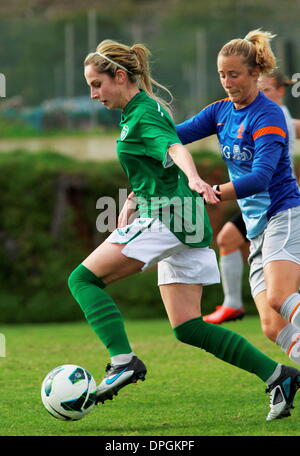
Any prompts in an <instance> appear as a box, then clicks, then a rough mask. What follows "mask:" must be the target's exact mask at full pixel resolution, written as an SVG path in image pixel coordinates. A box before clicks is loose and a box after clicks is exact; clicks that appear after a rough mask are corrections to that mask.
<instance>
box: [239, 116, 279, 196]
mask: <svg viewBox="0 0 300 456" xmlns="http://www.w3.org/2000/svg"><path fill="white" fill-rule="evenodd" d="M252 139H253V142H254V158H253V163H252V169H251V172H250V173H248V174H247V175H245V176H242V177H240V178H238V179H235V180H233V185H234V188H235V191H236V194H237V198H238V199H240V198H245V197H247V196H250V195H253V194H256V193H259V192H262V191H265V190H267V189H268V187H269V184H270V181H271V179H272V176H273V174H274V172H275V170H276V168H277V165H278V162H279V160H280V158H281V155H282V153H283V150H284V146H285V145H286V144H287V141H288V133H287V126H286V121H285V118H284V115H283V113H282V111H277V110H274V112H273V113H271V114H269V113H268V114H263V115H261V116H260V117H259V119H258V120H257V121H256V122H255V124H254V126H253V129H252Z"/></svg>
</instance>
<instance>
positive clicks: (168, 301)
mask: <svg viewBox="0 0 300 456" xmlns="http://www.w3.org/2000/svg"><path fill="white" fill-rule="evenodd" d="M202 288H203V287H202V285H197V284H185V283H171V284H168V285H160V287H159V289H160V294H161V297H162V300H163V303H164V306H165V309H166V312H167V315H168V318H169V321H170V323H171V326H172V328H175V327H176V326H178V325H181V324H182V323H185V322H186V321H188V320H191V319H192V318H197V317H200V315H201V297H202Z"/></svg>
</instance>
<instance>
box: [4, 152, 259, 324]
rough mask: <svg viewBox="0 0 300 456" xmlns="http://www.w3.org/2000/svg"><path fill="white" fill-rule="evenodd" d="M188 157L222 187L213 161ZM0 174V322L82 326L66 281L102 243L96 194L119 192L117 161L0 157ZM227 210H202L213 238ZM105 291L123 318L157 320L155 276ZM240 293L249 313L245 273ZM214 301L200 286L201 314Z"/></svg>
mask: <svg viewBox="0 0 300 456" xmlns="http://www.w3.org/2000/svg"><path fill="white" fill-rule="evenodd" d="M194 157H195V161H196V163H197V166H198V168H199V172H200V174H201V176H202V177H203V178H204V179H205V180H207V181H208V182H209V183H211V184H213V183H216V182H224V181H226V180H228V177H227V172H226V169H225V166H224V164H223V162H222V161H221V159H220V158H219V157H218V155H216V154H214V153H210V152H201V154H195V155H194ZM0 167H1V168H0V169H1V180H0V214H1V219H0V255H1V263H0V285H1V286H0V321H1V322H2V323H21V322H22V323H26V322H59V321H73V320H80V319H82V318H83V315H82V312H81V310H80V308H79V306H78V304H77V303H76V302H75V301H74V299H73V298H72V296H71V295H70V293H69V290H68V286H67V278H68V275H69V274H70V272H71V271H72V270H73V269H74V268H75V267H76V266H77V265H78V264H79V263H80V262H81V261H82V260H83V259H84V258H85V257H86V256H87V255H88V254H89V253H90V252H91V251H92V250H93V249H94V248H95V247H96V246H97V245H98V244H99V243H100V242H102V241H103V240H104V239H105V237H106V236H107V234H108V233H107V234H103V233H102V234H101V233H99V232H97V229H96V219H97V216H98V215H99V210H98V209H97V208H96V201H97V200H98V198H99V197H101V196H104V195H106V196H110V197H112V198H114V199H117V198H118V191H119V188H127V186H128V182H127V178H126V176H125V174H124V172H123V170H122V169H121V167H120V165H119V163H118V162H117V161H113V162H105V163H103V162H97V163H95V162H92V163H83V162H80V161H76V160H75V159H71V158H68V157H65V156H62V155H59V154H56V153H54V152H50V151H48V152H47V151H41V152H40V153H36V154H33V153H28V152H26V151H16V152H13V153H7V154H5V153H3V154H1V155H0ZM235 210H236V205H235V203H230V204H229V203H228V204H227V203H222V204H221V205H218V207H217V208H216V207H208V212H209V215H210V218H211V221H212V225H213V228H214V231H215V234H216V233H217V232H218V230H219V229H220V228H221V226H222V225H223V224H224V223H225V221H226V220H227V219H228V217H229V215H230V214H231V213H232V212H233V211H235ZM213 247H215V243H214V244H213ZM109 292H110V294H111V295H112V296H113V298H114V299H115V300H116V302H117V303H118V305H119V307H120V309H121V310H122V311H123V312H124V315H125V316H127V317H131V318H140V317H144V318H150V317H151V318H153V317H161V316H164V315H165V311H164V309H163V304H162V302H161V298H160V294H159V289H158V287H157V285H156V271H155V270H151V271H148V272H144V273H142V274H136V275H134V276H132V277H129V278H126V279H123V280H122V281H121V282H118V283H116V284H112V285H110V286H109ZM243 293H244V301H245V305H246V309H247V311H248V312H249V313H253V312H256V310H255V309H254V305H253V303H252V299H251V296H250V292H249V286H248V279H247V268H245V274H244V285H243ZM221 301H222V288H221V285H213V286H209V287H205V289H204V298H203V310H204V313H207V312H208V311H210V310H212V309H213V308H214V307H215V306H216V305H217V304H221Z"/></svg>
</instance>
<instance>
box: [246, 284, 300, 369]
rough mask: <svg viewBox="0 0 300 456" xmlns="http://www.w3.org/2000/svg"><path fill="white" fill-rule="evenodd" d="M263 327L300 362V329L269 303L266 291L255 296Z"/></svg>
mask: <svg viewBox="0 0 300 456" xmlns="http://www.w3.org/2000/svg"><path fill="white" fill-rule="evenodd" d="M254 301H255V304H256V307H257V310H258V313H259V317H260V322H261V328H262V331H263V333H264V334H265V336H267V337H268V339H270V340H271V341H272V342H275V343H276V344H277V345H279V347H280V348H281V349H282V350H283V351H284V352H285V353H286V354H287V355H288V357H289V358H290V359H291V360H292V361H294V362H295V363H297V364H300V331H299V329H297V328H296V327H295V326H294V325H292V324H291V323H289V322H288V321H286V320H285V319H284V318H283V317H282V316H281V315H280V314H278V312H276V311H275V310H274V309H272V307H271V306H270V305H268V303H267V293H266V291H262V292H260V293H259V294H258V295H257V296H255V298H254Z"/></svg>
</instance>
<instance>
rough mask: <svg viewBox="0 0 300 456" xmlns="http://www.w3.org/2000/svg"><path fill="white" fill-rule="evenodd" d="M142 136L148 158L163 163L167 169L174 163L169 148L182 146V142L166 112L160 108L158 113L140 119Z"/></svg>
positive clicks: (151, 112)
mask: <svg viewBox="0 0 300 456" xmlns="http://www.w3.org/2000/svg"><path fill="white" fill-rule="evenodd" d="M158 106H159V105H158ZM140 135H141V140H142V142H143V143H144V145H145V154H146V155H147V156H149V157H152V158H155V159H156V160H158V161H160V162H162V164H163V165H164V166H165V167H167V166H170V165H171V164H172V163H173V162H172V160H171V159H170V157H169V155H168V148H169V147H170V146H172V145H173V144H181V141H180V139H179V138H178V135H177V133H176V129H175V125H174V124H173V122H172V121H171V119H170V118H169V117H168V116H167V114H166V113H165V112H163V111H162V110H161V109H159V108H158V111H157V112H153V111H148V112H146V113H144V115H143V116H142V117H141V119H140Z"/></svg>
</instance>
